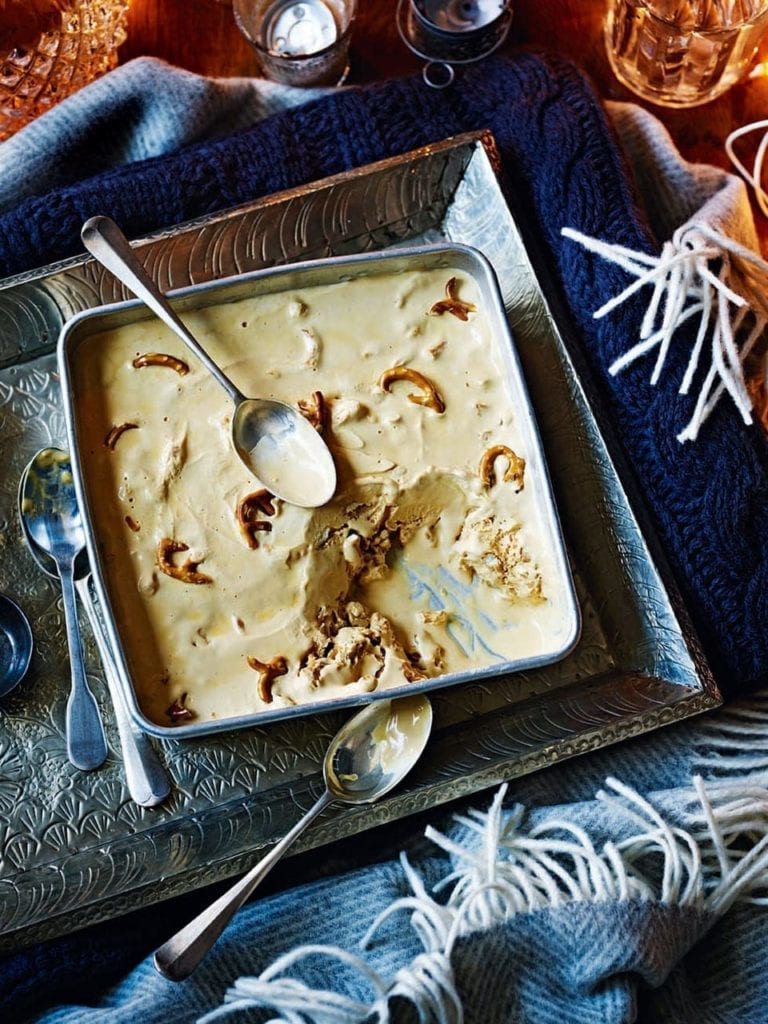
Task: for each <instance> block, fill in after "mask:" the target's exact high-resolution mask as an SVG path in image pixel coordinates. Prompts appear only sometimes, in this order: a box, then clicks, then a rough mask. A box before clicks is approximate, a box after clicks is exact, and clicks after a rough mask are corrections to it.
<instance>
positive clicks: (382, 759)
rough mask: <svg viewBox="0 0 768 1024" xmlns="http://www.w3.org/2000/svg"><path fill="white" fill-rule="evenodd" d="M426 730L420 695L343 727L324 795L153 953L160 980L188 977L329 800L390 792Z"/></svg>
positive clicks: (373, 707) (380, 705) (326, 766)
mask: <svg viewBox="0 0 768 1024" xmlns="http://www.w3.org/2000/svg"><path fill="white" fill-rule="evenodd" d="M431 728H432V706H431V704H430V703H429V700H428V699H427V698H426V697H425V696H423V695H419V696H414V697H403V698H401V699H400V700H387V701H376V702H375V703H373V704H369V705H368V706H367V707H366V708H364V709H363V710H362V711H360V712H359V713H358V714H356V715H355V716H354V717H353V718H351V719H350V720H349V721H348V722H347V723H346V724H345V725H343V726H342V728H341V729H340V730H339V732H338V733H336V735H335V736H334V738H333V739H332V740H331V745H330V746H329V748H328V751H327V752H326V755H325V760H324V762H323V777H324V779H325V791H324V792H323V795H322V796H321V797H320V799H319V800H318V801H317V803H315V804H314V806H312V807H310V809H309V810H308V811H307V813H306V814H305V815H304V817H303V818H302V819H301V820H300V821H298V822H297V823H296V824H295V825H294V826H293V828H292V829H291V831H290V832H289V833H288V834H287V835H286V836H285V838H284V839H281V840H280V842H279V843H278V844H277V845H276V846H274V847H273V848H272V849H271V850H270V851H269V853H268V854H267V855H266V857H264V858H262V860H260V861H259V863H258V864H256V866H255V867H253V868H251V870H250V871H249V872H248V874H247V875H245V877H244V878H241V879H240V881H239V882H236V883H235V884H234V885H233V886H232V887H231V888H230V889H229V890H227V892H225V893H224V895H223V896H220V897H219V899H217V900H216V902H215V903H212V904H211V906H210V907H208V908H207V909H206V910H204V911H203V912H202V913H201V914H199V915H198V916H197V917H196V918H195V919H194V920H193V921H191V922H190V923H189V924H188V925H186V926H185V927H184V928H182V929H181V931H179V932H177V934H176V935H174V936H173V937H172V938H170V939H169V940H168V941H167V942H166V943H164V944H163V945H162V946H161V947H160V948H159V949H158V950H157V951H156V953H155V957H154V963H155V967H156V968H157V970H158V971H159V972H160V974H162V975H163V976H164V977H166V978H168V979H169V980H170V981H182V980H183V979H184V978H187V977H189V975H190V974H191V973H192V971H194V969H195V968H196V967H197V965H198V964H199V963H200V961H201V960H202V959H203V957H204V956H205V954H206V953H207V952H208V950H209V949H210V948H211V946H213V944H214V942H216V940H217V939H218V937H219V936H220V935H221V933H222V932H223V931H224V929H225V928H226V926H227V924H228V923H229V921H230V919H231V918H232V916H233V915H234V914H235V913H236V911H238V910H239V909H240V907H242V905H243V904H244V903H245V901H246V900H247V899H248V897H249V896H250V895H251V893H252V892H253V891H254V889H255V888H256V886H257V885H259V883H260V882H261V881H262V880H263V879H264V878H265V877H266V876H267V874H268V873H269V872H270V871H271V870H272V868H273V867H274V866H275V864H277V862H278V861H279V860H280V858H281V857H282V856H283V854H284V853H285V852H286V850H287V849H288V848H289V847H290V846H291V845H292V843H294V842H295V840H296V839H298V837H299V836H300V835H301V833H302V832H303V831H304V829H305V828H306V827H307V825H309V823H310V822H311V821H313V820H314V818H316V817H317V815H318V814H320V812H321V811H322V810H324V809H325V808H326V807H327V806H328V804H330V803H332V802H333V801H334V800H338V801H339V802H340V803H345V804H368V803H373V801H374V800H378V799H379V797H380V796H383V795H384V793H387V792H389V790H390V789H392V787H393V786H396V785H397V783H398V782H400V780H401V779H403V778H404V777H405V776H406V775H407V774H408V772H409V771H410V770H411V768H413V766H414V764H416V762H417V761H418V759H419V757H420V755H421V753H422V751H423V750H424V747H425V746H426V743H427V739H428V738H429V732H430V729H431Z"/></svg>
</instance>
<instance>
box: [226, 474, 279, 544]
mask: <svg viewBox="0 0 768 1024" xmlns="http://www.w3.org/2000/svg"><path fill="white" fill-rule="evenodd" d="M274 497H275V496H274V494H272V493H271V492H270V491H268V490H266V488H262V489H261V490H260V491H254V492H253V493H252V494H246V496H245V497H244V498H241V499H240V501H239V502H238V503H237V510H236V512H235V516H236V518H237V522H238V525H239V527H240V529H241V531H242V534H243V536H244V537H245V541H246V543H247V545H248V547H249V548H254V549H255V548H257V547H258V546H259V539H258V537H257V536H256V534H257V532H258V531H259V530H263V531H264V532H265V533H269V532H270V531H271V530H272V523H268V522H267V521H266V519H259V518H258V516H259V513H261V514H262V515H264V516H273V515H274V514H275V512H276V511H277V510H276V509H275V506H274Z"/></svg>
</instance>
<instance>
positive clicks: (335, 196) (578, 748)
mask: <svg viewBox="0 0 768 1024" xmlns="http://www.w3.org/2000/svg"><path fill="white" fill-rule="evenodd" d="M497 160H498V158H497V154H496V152H495V147H494V143H493V139H492V138H491V137H490V136H488V135H487V134H484V133H477V134H474V135H466V136H460V137H457V138H455V139H448V140H445V141H444V142H439V143H436V144H434V145H431V146H428V147H425V148H424V149H421V150H417V151H415V152H413V153H407V154H405V155H403V156H399V157H396V158H392V159H390V160H386V161H383V162H382V163H380V164H375V165H372V166H369V167H362V168H359V169H358V170H356V171H353V172H351V173H349V174H344V175H340V176H338V177H335V178H331V179H328V180H326V181H322V182H315V183H313V184H311V185H307V186H306V187H303V188H299V189H295V190H293V191H291V192H288V193H284V194H281V195H275V196H270V197H268V198H266V199H263V200H259V201H257V202H254V203H251V204H248V205H247V206H244V207H241V208H239V209H236V210H231V211H227V212H224V213H221V214H217V215H213V216H210V217H206V218H204V219H203V220H201V221H199V222H197V223H193V224H185V225H180V226H178V227H175V228H172V229H170V230H168V231H165V232H162V233H160V234H158V235H157V236H155V237H153V238H151V239H146V240H144V241H143V242H141V243H140V244H139V246H138V249H139V252H140V254H141V256H142V258H143V259H144V260H145V261H146V262H148V263H149V264H150V266H151V269H152V272H153V274H154V276H155V278H156V280H158V281H159V282H160V285H161V287H162V288H163V289H164V290H165V291H168V290H171V289H175V288H181V287H184V286H187V285H190V284H195V283H199V282H202V281H208V280H215V279H217V278H221V277H225V276H229V275H232V274H236V273H245V272H248V271H251V270H256V269H260V268H263V267H272V266H278V265H282V264H286V263H291V262H296V261H297V260H303V259H311V258H316V257H323V256H341V255H346V254H351V253H361V252H367V251H371V250H373V249H382V248H386V247H388V246H393V245H402V244H417V243H419V242H423V241H446V240H447V241H449V242H463V243H466V244H469V245H472V246H475V247H476V248H478V249H479V250H480V251H482V252H483V253H484V254H485V255H486V256H487V257H488V258H489V259H490V261H491V263H492V265H493V267H494V269H495V271H496V274H497V276H498V279H499V283H500V286H501V291H502V295H503V299H504V305H505V307H506V310H507V315H508V318H509V321H510V324H511V327H512V329H513V331H514V335H515V340H516V344H517V348H518V352H519V354H520V358H521V361H522V364H523V367H524V370H525V375H526V381H527V384H528V390H529V393H530V395H531V400H532V403H533V407H534V409H535V411H536V418H537V421H538V424H539V429H540V432H541V436H542V440H543V444H544V449H545V452H546V457H547V462H548V465H549V469H550V474H551V478H552V485H553V489H554V492H555V497H556V500H557V506H558V508H559V510H560V515H561V519H562V525H563V531H564V535H565V541H566V548H567V551H568V555H569V558H570V562H571V566H572V569H573V575H574V580H575V585H576V593H577V596H578V600H579V604H580V607H581V611H582V620H583V621H582V633H581V638H580V640H579V642H578V644H577V645H576V647H575V648H574V650H573V651H572V652H571V654H569V655H568V656H567V657H565V658H563V659H562V660H561V661H559V662H557V663H555V664H553V665H551V666H548V667H546V668H540V669H535V670H531V671H528V672H521V673H515V674H513V675H504V676H500V677H498V678H496V679H493V680H483V681H479V682H477V683H467V684H464V685H461V686H454V687H448V688H446V689H443V690H438V691H435V692H434V693H433V694H432V695H431V700H432V704H433V707H434V711H435V727H434V731H433V735H432V738H431V739H430V743H429V745H428V747H427V750H426V752H425V756H424V757H423V759H422V761H421V762H420V764H419V765H418V767H417V769H416V770H415V771H414V772H413V773H412V774H411V775H409V777H408V779H407V780H406V781H405V783H404V784H403V785H402V786H400V787H399V788H398V789H397V790H395V791H394V792H393V793H391V794H388V795H387V796H386V797H385V798H384V799H383V800H382V801H381V802H380V803H378V804H375V805H372V806H370V807H359V808H347V809H344V810H336V811H334V812H329V813H327V814H325V815H323V816H322V817H321V818H320V819H319V820H318V821H317V822H316V823H315V825H314V826H313V828H312V829H311V830H309V832H308V833H307V834H306V835H305V836H304V837H303V838H302V840H301V841H300V843H299V844H297V849H302V848H303V849H306V848H309V847H313V846H320V845H322V844H323V843H327V842H330V841H332V840H336V839H339V838H341V837H343V836H350V835H353V834H355V833H356V832H360V831H362V830H364V829H367V828H370V827H372V826H374V825H379V824H382V823H384V822H387V821H392V820H393V819H396V818H401V817H403V816H405V815H408V814H413V813H415V812H417V811H423V810H425V809H427V808H432V807H434V806H435V805H437V804H441V803H445V802H447V801H450V800H454V799H456V798H457V797H460V796H466V795H467V794H470V793H473V792H477V791H478V790H481V789H484V788H486V787H489V786H493V785H495V784H496V783H498V782H500V781H502V780H509V779H513V778H515V777H516V776H520V775H523V774H525V773H527V772H531V771H535V770H536V769H538V768H542V767H544V766H546V765H550V764H553V763H555V762H557V761H559V760H562V759H563V758H568V757H573V756H575V755H578V754H582V753H585V752H587V751H590V750H594V749H596V748H599V747H605V746H606V745H607V744H610V743H615V742H617V741H619V740H623V739H626V738H629V737H632V736H637V735H638V734H640V733H643V732H647V731H649V730H652V729H657V728H658V727H659V726H662V725H665V724H667V723H670V722H674V721H677V720H679V719H682V718H686V717H687V716H690V715H693V714H696V713H698V712H701V711H704V710H705V709H707V708H713V707H716V706H717V705H718V704H719V703H720V696H719V694H718V691H717V688H716V686H715V684H714V681H713V679H712V676H711V674H710V672H709V669H708V667H707V664H706V662H705V661H704V659H703V658H702V656H701V651H700V648H699V645H698V642H697V639H696V637H695V635H694V633H693V632H692V630H691V627H690V624H689V622H688V617H687V615H686V612H685V608H684V607H683V606H682V604H681V602H680V600H679V597H678V594H677V591H676V588H675V587H674V585H673V583H672V582H671V579H670V577H669V574H668V572H667V571H666V569H665V567H664V563H663V560H660V559H659V558H658V557H657V555H656V552H655V551H654V554H653V555H652V554H651V549H650V548H649V544H650V545H652V544H653V536H652V534H651V533H650V532H648V534H647V538H648V539H647V538H646V536H645V535H644V530H643V528H642V522H643V509H642V504H641V503H635V504H634V505H633V504H632V503H631V502H630V500H629V499H628V497H627V492H626V490H625V487H624V484H623V483H622V480H621V479H620V476H619V474H618V473H617V470H616V468H615V464H614V460H613V457H612V448H613V447H614V446H613V444H612V441H611V437H610V434H607V435H606V434H605V433H604V432H602V431H601V429H600V428H599V427H598V424H597V422H596V419H595V415H594V413H593V411H592V400H593V399H596V400H599V395H593V394H592V393H591V392H590V391H589V390H588V388H589V383H588V382H584V383H583V382H582V380H581V379H580V378H579V376H578V374H577V372H576V371H575V369H574V365H573V362H572V359H571V356H570V354H569V351H568V348H567V346H566V344H565V343H564V341H563V337H562V333H561V328H560V325H559V324H558V323H557V322H556V321H555V320H554V319H553V316H552V313H551V306H550V303H549V301H548V299H547V296H546V295H545V293H544V291H543V289H542V284H541V283H540V279H539V276H538V275H537V273H536V271H535V269H534V267H533V265H532V262H531V258H530V255H529V252H528V249H527V247H526V244H524V242H523V238H522V236H521V233H520V229H519V227H518V223H517V220H516V215H515V214H514V212H510V209H509V207H508V205H507V201H506V200H505V198H504V196H503V195H502V192H501V189H500V187H499V183H498V180H497V178H496V174H495V171H494V167H495V166H497ZM512 199H513V200H514V196H513V197H512ZM532 241H534V242H535V237H534V238H533V239H532ZM126 298H128V296H127V294H126V293H125V292H124V291H123V290H122V288H121V287H120V286H119V285H118V284H117V283H116V282H115V280H114V278H112V277H111V276H110V275H109V274H107V273H106V272H104V271H102V270H101V268H100V267H98V266H97V265H95V264H94V262H93V261H92V260H86V259H84V258H80V259H75V260H71V261H69V262H67V263H66V264H59V265H57V266H50V267H45V268H43V269H42V270H39V271H36V272H33V273H30V274H25V275H23V276H21V277H18V278H15V279H12V280H8V281H5V282H2V284H0V521H1V522H3V523H5V524H7V526H6V529H4V531H3V535H2V540H3V547H2V550H0V586H1V587H2V589H3V590H5V591H6V592H9V593H10V594H11V596H13V597H15V598H16V599H17V600H18V601H19V603H20V604H21V605H22V606H23V607H24V609H25V610H26V611H27V613H28V614H29V616H30V618H31V620H32V622H33V623H34V631H35V637H36V641H37V647H36V654H35V657H34V660H33V664H32V670H31V672H30V674H29V675H28V677H27V679H26V680H25V684H24V687H23V688H19V689H18V690H17V691H16V692H15V693H14V694H12V695H11V696H10V697H8V698H6V699H5V700H4V701H3V706H2V709H0V850H1V851H2V855H1V856H0V950H8V949H12V948H16V947H18V946H19V945H20V944H21V943H23V942H32V941H38V940H41V939H46V938H51V937H53V936H54V935H56V934H60V933H62V932H64V931H68V930H72V929H74V928H77V927H82V926H84V925H86V924H90V923H94V922H96V921H98V920H104V919H106V918H109V917H114V916H116V915H118V914H121V913H125V912H127V911H129V910H131V909H134V908H136V907H139V906H142V905H146V904H149V903H152V902H156V901H158V900H161V899H164V898H168V897H171V896H174V895H177V894H179V893H182V892H186V891H189V890H191V889H194V888H196V887H199V886H201V885H204V884H207V883H211V882H215V881H217V880H221V879H224V878H227V877H229V876H232V875H235V874H237V873H239V872H242V871H244V870H246V869H247V868H248V867H249V866H250V865H251V864H252V863H253V861H254V859H255V856H256V855H257V851H258V850H260V849H262V848H264V847H266V846H268V845H270V844H271V843H274V842H275V841H276V840H277V839H279V838H280V837H281V836H282V835H284V834H285V832H286V831H287V830H288V829H289V828H290V827H291V826H292V825H293V824H294V823H295V822H296V820H297V819H298V817H299V816H300V814H301V813H302V811H303V810H306V809H307V808H308V807H309V806H310V805H311V804H312V803H313V802H314V800H315V799H316V798H317V796H318V795H319V792H320V790H321V787H322V775H321V762H322V757H323V753H324V751H325V747H326V745H327V743H328V741H329V740H330V738H331V736H332V735H333V734H334V732H335V731H336V729H337V728H338V727H339V726H340V725H341V723H342V721H343V720H344V719H345V718H346V717H347V715H348V712H346V711H326V712H324V713H322V714H318V715H311V716H306V717H301V718H297V719H291V720H289V721H282V722H275V723H273V724H272V725H270V726H267V727H262V726H259V727H256V728H253V729H246V730H240V731H238V732H227V733H221V734H217V735H213V736H207V737H205V738H203V739H199V740H189V741H187V742H183V743H179V742H175V741H173V740H163V741H157V742H158V745H159V747H160V749H161V754H162V757H163V758H164V760H165V762H166V764H167V766H168V768H169V770H170V773H171V775H172V777H173V782H174V789H173V792H172V794H171V797H170V798H169V800H168V801H167V802H166V803H165V804H164V805H163V806H161V807H159V808H153V809H146V808H140V807H138V806H137V805H136V804H134V803H132V801H131V800H130V799H129V796H128V793H127V790H126V787H125V784H124V781H123V777H122V765H121V763H120V759H119V756H116V757H114V758H110V759H109V760H108V762H107V764H106V765H105V766H104V767H103V768H102V769H100V770H99V771H97V772H89V773H83V772H77V771H76V770H74V769H73V768H72V766H71V765H70V764H69V762H68V761H67V758H66V749H65V743H64V706H65V703H66V696H67V690H68V678H67V677H68V670H67V656H66V639H65V636H64V631H63V625H62V618H61V609H60V592H59V591H58V590H57V588H56V586H55V585H54V584H53V582H52V581H51V580H48V579H47V578H44V577H42V575H41V574H40V573H39V571H38V570H37V567H36V565H35V563H34V561H33V559H32V557H31V555H30V554H29V552H28V551H27V550H26V549H25V547H24V545H23V544H22V542H21V540H20V531H19V527H18V523H17V520H16V502H17V486H18V480H19V475H20V473H21V471H22V469H23V468H24V466H25V465H26V463H27V461H28V460H29V459H30V458H31V456H32V455H33V454H34V453H35V451H36V450H37V449H38V448H40V447H43V446H44V445H48V444H59V445H62V444H66V429H65V423H64V416H63V412H62V396H61V387H60V382H59V379H58V374H57V367H56V359H55V354H54V353H53V349H54V345H55V341H56V338H57V337H58V334H59V332H60V330H61V328H62V326H63V324H64V322H65V321H66V320H68V319H69V318H70V317H71V316H73V315H74V314H75V313H78V312H80V311H81V310H84V309H88V308H92V307H93V306H96V305H103V304H104V303H109V302H117V301H120V300H124V299H126ZM89 655H90V659H89V669H90V677H91V680H92V683H93V687H94V690H96V692H97V695H98V698H99V699H100V701H101V702H102V703H103V704H104V716H105V719H106V723H107V730H108V736H109V739H110V741H111V743H112V744H113V745H114V746H115V749H117V746H116V736H115V732H116V730H115V726H114V722H113V721H112V720H111V716H110V712H109V708H108V705H107V698H106V692H105V688H104V686H103V685H102V684H101V681H100V678H99V676H100V668H99V665H98V660H97V658H96V653H95V650H94V648H93V646H92V645H91V646H90V647H89Z"/></svg>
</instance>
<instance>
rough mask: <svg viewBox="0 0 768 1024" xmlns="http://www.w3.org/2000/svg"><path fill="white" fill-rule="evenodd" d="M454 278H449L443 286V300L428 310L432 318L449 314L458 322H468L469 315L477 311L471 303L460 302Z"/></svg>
mask: <svg viewBox="0 0 768 1024" xmlns="http://www.w3.org/2000/svg"><path fill="white" fill-rule="evenodd" d="M457 290H458V289H457V287H456V278H455V277H451V278H449V279H448V281H447V283H446V285H445V298H444V299H441V300H440V301H439V302H436V303H435V304H434V306H432V308H431V309H430V311H429V312H430V313H432V314H433V315H434V316H442V315H443V313H451V314H452V315H453V316H455V317H456V318H457V319H459V320H469V314H470V313H474V312H475V310H476V309H477V307H476V306H474V305H473V304H472V303H471V302H462V300H461V299H460V298H459V296H458V295H457Z"/></svg>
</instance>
